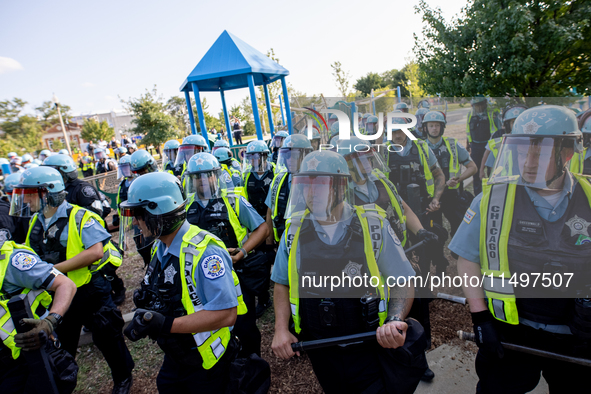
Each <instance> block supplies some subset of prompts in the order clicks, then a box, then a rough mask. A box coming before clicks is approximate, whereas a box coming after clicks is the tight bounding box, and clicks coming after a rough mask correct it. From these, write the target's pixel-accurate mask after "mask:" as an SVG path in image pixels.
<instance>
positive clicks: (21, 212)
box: [8, 187, 48, 218]
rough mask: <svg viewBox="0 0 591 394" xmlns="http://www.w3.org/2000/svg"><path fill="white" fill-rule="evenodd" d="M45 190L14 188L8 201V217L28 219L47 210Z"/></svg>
mask: <svg viewBox="0 0 591 394" xmlns="http://www.w3.org/2000/svg"><path fill="white" fill-rule="evenodd" d="M47 195H48V193H47V190H46V189H45V188H36V187H26V188H20V187H15V188H14V189H13V191H12V198H11V200H10V212H9V213H8V214H9V215H10V216H15V217H20V218H30V217H32V216H33V214H35V213H37V212H44V211H45V209H46V208H47V206H48V204H47Z"/></svg>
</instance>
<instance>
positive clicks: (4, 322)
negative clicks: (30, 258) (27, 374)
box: [0, 241, 51, 360]
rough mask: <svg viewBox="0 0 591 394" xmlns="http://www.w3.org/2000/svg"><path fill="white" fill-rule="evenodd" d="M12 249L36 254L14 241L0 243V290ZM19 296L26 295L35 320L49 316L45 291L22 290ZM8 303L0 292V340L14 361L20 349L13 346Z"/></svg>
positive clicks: (12, 325)
mask: <svg viewBox="0 0 591 394" xmlns="http://www.w3.org/2000/svg"><path fill="white" fill-rule="evenodd" d="M14 249H26V250H28V251H30V252H31V253H33V254H36V253H35V251H33V249H31V248H29V247H27V246H25V245H18V244H16V243H15V242H14V241H4V242H0V289H2V285H3V284H4V278H5V276H6V269H7V268H8V264H10V258H11V257H12V252H13V250H14ZM21 294H26V295H27V302H28V303H29V305H30V307H31V311H32V312H33V316H34V317H35V319H44V318H45V316H47V315H48V314H49V305H50V304H51V296H50V295H49V293H48V292H47V291H45V290H42V289H39V290H31V289H23V291H21ZM8 301H10V299H9V298H7V295H6V294H4V293H3V292H2V291H1V290H0V340H2V343H3V344H4V346H6V347H7V348H9V349H10V351H11V353H12V358H13V359H15V360H16V359H17V358H18V357H19V355H20V352H21V349H20V348H19V347H16V345H15V344H14V336H15V335H16V329H15V327H14V322H13V321H12V318H11V317H10V311H9V310H8Z"/></svg>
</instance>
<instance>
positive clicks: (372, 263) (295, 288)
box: [285, 204, 390, 334]
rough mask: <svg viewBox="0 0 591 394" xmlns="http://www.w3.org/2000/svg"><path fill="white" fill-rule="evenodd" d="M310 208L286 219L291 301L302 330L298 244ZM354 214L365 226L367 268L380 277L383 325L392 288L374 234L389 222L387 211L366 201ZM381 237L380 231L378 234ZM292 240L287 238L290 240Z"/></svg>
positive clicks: (294, 319) (364, 242)
mask: <svg viewBox="0 0 591 394" xmlns="http://www.w3.org/2000/svg"><path fill="white" fill-rule="evenodd" d="M309 214H310V211H309V210H308V209H306V210H305V211H304V212H298V213H295V214H293V216H292V217H291V218H290V219H288V220H287V222H286V223H285V242H286V245H287V246H288V253H289V257H288V270H287V271H288V278H289V303H290V306H291V316H292V318H293V322H294V324H295V331H296V333H298V334H299V333H300V332H301V331H302V328H301V326H300V323H301V320H300V319H301V317H300V313H299V310H300V296H299V274H298V265H299V264H298V261H297V257H298V253H297V248H298V246H299V238H300V229H301V226H302V224H303V222H304V219H305V218H306V217H308V215H309ZM355 214H356V215H357V217H358V218H359V222H360V224H361V228H362V230H363V247H364V251H365V256H366V257H367V260H366V261H367V268H368V270H369V273H370V275H371V276H372V277H373V276H375V277H376V278H379V279H380V281H379V284H378V287H377V289H376V290H377V291H378V294H379V295H380V303H379V308H378V316H379V318H380V326H381V325H382V324H384V320H386V317H387V316H388V300H389V295H390V291H389V289H388V287H387V286H386V284H385V283H386V282H385V278H384V277H383V276H382V274H381V273H380V270H379V269H378V263H377V260H378V258H379V256H380V253H381V251H382V242H379V244H378V242H373V241H372V235H373V232H374V231H375V230H374V229H376V230H377V231H378V232H380V234H381V231H382V228H383V227H384V225H385V222H386V223H387V219H386V212H385V211H384V210H383V209H382V208H380V207H378V206H377V205H375V204H367V205H364V206H356V207H355ZM376 238H379V239H380V240H381V239H382V238H381V235H380V236H379V237H376ZM290 239H291V240H292V241H291V242H289V243H288V242H287V240H290Z"/></svg>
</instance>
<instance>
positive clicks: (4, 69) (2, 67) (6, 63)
mask: <svg viewBox="0 0 591 394" xmlns="http://www.w3.org/2000/svg"><path fill="white" fill-rule="evenodd" d="M23 69H24V67H23V66H22V65H21V64H20V63H19V62H17V61H16V60H14V59H12V58H10V57H2V56H0V74H4V73H9V72H11V71H17V70H23Z"/></svg>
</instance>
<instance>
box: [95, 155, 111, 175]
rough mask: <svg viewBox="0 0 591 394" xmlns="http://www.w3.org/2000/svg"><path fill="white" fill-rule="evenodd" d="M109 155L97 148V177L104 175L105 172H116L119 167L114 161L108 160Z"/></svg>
mask: <svg viewBox="0 0 591 394" xmlns="http://www.w3.org/2000/svg"><path fill="white" fill-rule="evenodd" d="M108 157H109V156H108V154H107V152H106V151H105V150H104V149H103V148H96V149H95V150H94V158H95V160H96V175H98V174H104V173H105V172H109V171H114V170H115V169H116V168H117V165H116V164H115V163H113V161H112V160H110V159H108Z"/></svg>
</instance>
